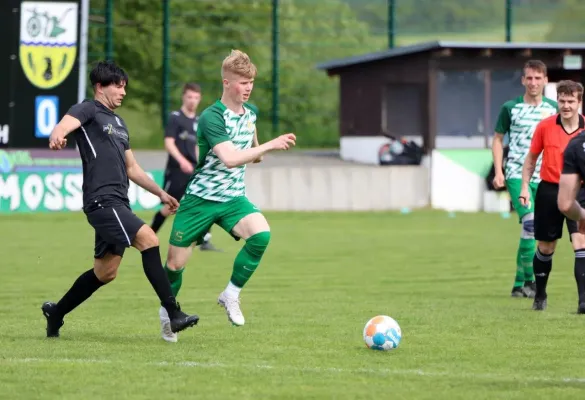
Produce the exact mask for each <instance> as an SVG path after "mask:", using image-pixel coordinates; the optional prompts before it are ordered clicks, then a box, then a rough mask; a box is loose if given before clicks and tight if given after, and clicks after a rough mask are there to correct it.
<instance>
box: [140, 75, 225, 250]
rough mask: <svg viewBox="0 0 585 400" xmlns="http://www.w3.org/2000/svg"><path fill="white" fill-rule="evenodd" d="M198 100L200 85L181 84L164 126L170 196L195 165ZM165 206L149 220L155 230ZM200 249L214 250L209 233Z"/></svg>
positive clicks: (181, 190) (178, 194)
mask: <svg viewBox="0 0 585 400" xmlns="http://www.w3.org/2000/svg"><path fill="white" fill-rule="evenodd" d="M200 101H201V87H200V86H199V85H198V84H196V83H186V84H185V85H184V86H183V98H182V102H183V104H182V105H181V108H180V109H178V110H176V111H173V112H172V113H171V115H170V116H169V121H168V123H167V126H166V129H165V149H166V150H167V152H168V153H169V155H168V159H167V165H166V169H165V179H164V183H163V188H164V190H165V191H167V192H168V193H169V194H170V195H171V196H173V197H174V198H176V199H181V197H183V194H184V193H185V189H186V188H187V183H188V182H189V179H190V178H191V174H192V173H193V171H194V170H195V166H196V165H197V157H198V154H197V153H198V151H197V122H198V120H199V117H198V116H197V114H196V113H197V107H198V106H199V102H200ZM170 214H171V213H170V210H169V208H168V206H163V207H162V208H161V210H160V211H159V212H157V213H156V214H155V216H154V218H153V220H152V224H151V225H150V227H151V228H152V230H153V231H154V232H158V230H159V229H160V227H161V226H162V224H163V223H164V222H165V219H166V218H167V217H168V216H169V215H170ZM199 249H200V250H203V251H205V250H218V249H216V248H215V246H213V244H212V243H211V233H210V232H207V233H206V234H205V236H204V237H203V243H202V244H201V245H200V246H199Z"/></svg>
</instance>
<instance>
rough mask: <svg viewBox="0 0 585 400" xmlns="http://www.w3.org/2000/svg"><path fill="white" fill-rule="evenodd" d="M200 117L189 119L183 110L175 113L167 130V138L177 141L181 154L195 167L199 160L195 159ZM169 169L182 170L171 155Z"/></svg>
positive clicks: (172, 114)
mask: <svg viewBox="0 0 585 400" xmlns="http://www.w3.org/2000/svg"><path fill="white" fill-rule="evenodd" d="M198 120H199V117H198V116H197V115H196V116H195V118H189V117H187V116H186V115H185V114H184V113H183V111H182V110H177V111H173V112H172V113H171V115H170V117H169V122H168V123H167V127H166V129H165V137H166V138H167V137H172V138H174V139H175V145H176V146H177V148H178V149H179V152H180V153H181V154H182V155H183V157H185V158H186V159H187V160H189V161H190V162H191V164H193V166H195V165H196V164H197V160H196V157H195V145H196V144H197V122H198ZM167 169H170V170H180V166H179V163H178V162H177V160H175V158H174V157H173V156H171V155H170V154H169V157H168V160H167Z"/></svg>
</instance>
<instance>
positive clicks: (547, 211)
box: [534, 181, 585, 242]
mask: <svg viewBox="0 0 585 400" xmlns="http://www.w3.org/2000/svg"><path fill="white" fill-rule="evenodd" d="M558 194H559V185H558V184H556V183H551V182H546V181H541V182H540V183H539V184H538V189H536V199H534V238H535V239H536V240H540V241H543V242H553V241H555V240H558V239H560V238H561V237H563V224H566V225H567V231H568V232H569V235H572V234H573V233H576V232H578V229H577V222H576V221H573V220H571V219H568V218H567V217H565V215H564V214H563V213H562V212H560V211H559V207H558V205H557V196H558ZM577 200H578V201H579V203H581V204H582V205H583V204H584V203H585V192H584V190H583V188H581V190H580V191H579V194H578V196H577Z"/></svg>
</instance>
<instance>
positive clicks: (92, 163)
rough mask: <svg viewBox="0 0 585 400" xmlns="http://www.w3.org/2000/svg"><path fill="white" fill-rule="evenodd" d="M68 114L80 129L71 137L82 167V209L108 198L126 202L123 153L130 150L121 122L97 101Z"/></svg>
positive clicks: (83, 103)
mask: <svg viewBox="0 0 585 400" xmlns="http://www.w3.org/2000/svg"><path fill="white" fill-rule="evenodd" d="M67 114H68V115H71V116H72V117H75V118H77V119H78V120H79V121H80V122H81V127H80V128H78V129H77V130H76V131H75V132H73V134H74V135H75V140H76V141H77V146H78V147H79V153H80V156H81V161H82V165H83V187H82V189H83V206H84V209H85V208H86V207H87V206H88V205H89V204H90V203H92V202H94V201H102V199H103V200H107V199H112V200H116V199H117V200H121V201H123V202H124V203H127V204H128V203H129V200H128V188H129V181H128V174H127V172H126V154H125V151H126V150H128V149H130V138H129V136H128V128H127V127H126V124H125V123H124V120H123V119H122V118H121V117H120V116H119V115H117V114H116V113H114V112H113V111H111V110H110V109H108V108H107V107H106V106H104V105H103V104H102V103H100V102H99V101H97V100H85V101H83V102H82V103H79V104H76V105H74V106H72V107H71V108H70V109H69V111H67Z"/></svg>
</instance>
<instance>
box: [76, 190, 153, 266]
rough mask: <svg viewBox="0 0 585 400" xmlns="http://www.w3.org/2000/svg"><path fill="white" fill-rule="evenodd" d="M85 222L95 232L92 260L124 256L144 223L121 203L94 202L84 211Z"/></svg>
mask: <svg viewBox="0 0 585 400" xmlns="http://www.w3.org/2000/svg"><path fill="white" fill-rule="evenodd" d="M85 215H86V216H87V221H88V222H89V224H90V225H91V226H92V227H93V229H94V230H95V250H94V252H95V254H94V258H103V257H104V256H105V255H106V254H108V253H111V254H115V255H118V256H121V257H122V256H124V251H125V250H126V248H127V247H130V246H131V245H132V242H133V241H134V238H135V237H136V234H137V233H138V230H139V229H140V228H141V227H142V225H144V221H142V220H141V219H140V218H138V217H137V216H136V215H135V214H134V213H133V212H132V210H131V209H130V207H129V206H128V205H126V204H124V203H122V202H105V201H96V202H95V203H94V204H92V206H90V207H88V208H87V209H86V210H85Z"/></svg>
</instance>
